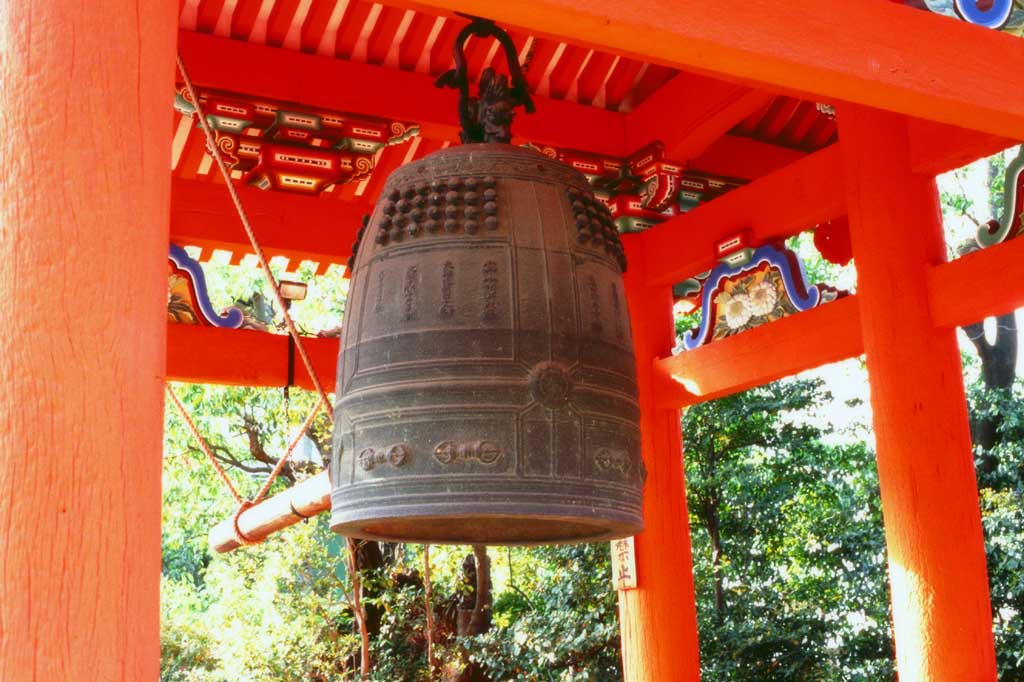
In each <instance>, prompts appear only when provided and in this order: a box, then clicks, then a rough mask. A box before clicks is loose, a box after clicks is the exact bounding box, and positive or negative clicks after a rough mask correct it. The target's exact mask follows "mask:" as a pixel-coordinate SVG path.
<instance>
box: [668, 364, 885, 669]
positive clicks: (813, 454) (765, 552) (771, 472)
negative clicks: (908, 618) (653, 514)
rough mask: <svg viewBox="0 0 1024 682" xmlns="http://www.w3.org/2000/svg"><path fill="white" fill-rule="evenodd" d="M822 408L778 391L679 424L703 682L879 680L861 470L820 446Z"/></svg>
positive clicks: (803, 394)
mask: <svg viewBox="0 0 1024 682" xmlns="http://www.w3.org/2000/svg"><path fill="white" fill-rule="evenodd" d="M830 400H831V397H830V396H829V395H828V394H827V393H825V392H824V391H823V390H822V388H821V385H820V383H818V382H807V381H796V380H789V381H783V382H778V383H775V384H772V385H769V386H765V387H762V388H758V389H754V390H752V391H748V392H746V393H744V394H740V395H735V396H731V397H728V398H725V399H722V400H718V401H715V402H711V403H705V404H702V405H698V406H696V407H693V408H691V409H690V410H689V411H688V412H687V413H686V415H685V417H684V429H683V431H684V434H685V439H686V459H687V487H688V492H689V498H690V512H691V526H692V529H693V530H692V535H693V545H694V563H695V577H696V582H697V590H698V616H699V621H700V630H701V659H702V667H703V670H704V675H705V677H706V678H708V679H714V680H751V679H757V680H807V681H819V680H821V681H826V680H827V681H830V682H831V681H836V682H839V681H840V680H842V681H844V682H845V681H847V680H850V681H854V680H856V681H860V680H863V681H864V682H867V681H868V680H872V681H873V680H879V679H887V678H888V679H891V677H892V662H891V658H892V643H891V635H890V632H889V618H888V611H887V595H886V587H885V545H884V537H883V534H882V527H881V514H880V509H879V502H878V491H877V479H876V476H875V471H874V462H873V456H872V453H871V452H870V451H869V450H868V449H867V448H866V447H864V445H863V444H862V443H858V442H854V443H851V444H848V445H838V446H837V445H826V444H824V443H823V442H822V436H823V430H824V429H825V428H827V425H823V424H821V422H822V420H821V419H820V415H819V418H818V419H815V420H813V422H814V424H813V425H812V424H811V423H810V422H809V420H807V419H806V418H804V417H805V416H806V415H807V414H809V413H820V411H821V409H822V408H823V407H824V406H825V405H826V404H828V402H829V401H830ZM716 555H717V557H718V563H717V565H716ZM716 582H717V587H718V590H719V591H720V592H721V596H719V597H716Z"/></svg>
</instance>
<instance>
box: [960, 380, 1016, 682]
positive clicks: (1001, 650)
mask: <svg viewBox="0 0 1024 682" xmlns="http://www.w3.org/2000/svg"><path fill="white" fill-rule="evenodd" d="M968 398H969V400H970V404H971V407H972V411H973V412H975V413H980V414H986V413H992V412H998V413H1000V414H1001V415H1002V416H1003V422H1002V423H1001V424H1000V434H999V435H1000V438H1001V440H1000V442H999V443H998V444H997V445H996V447H995V448H993V450H992V451H991V452H989V453H980V452H978V453H976V454H978V455H979V456H980V455H982V454H988V455H990V456H991V457H993V458H994V460H995V462H996V466H995V468H994V469H993V470H992V471H991V472H984V470H983V468H980V467H979V472H980V473H979V477H978V478H979V481H978V482H979V486H980V490H979V496H980V502H981V520H982V524H983V525H984V528H985V540H986V553H987V560H988V573H989V586H990V590H991V599H992V615H993V618H994V621H995V625H994V629H995V638H996V657H997V659H998V663H999V672H1000V678H999V679H1000V680H1002V682H1024V623H1022V619H1024V407H1022V406H1024V382H1022V381H1020V380H1018V381H1017V383H1016V385H1015V386H1014V387H1013V388H1012V389H1010V390H988V391H986V390H984V389H983V388H982V385H981V383H980V381H979V382H977V383H975V384H974V385H973V386H971V387H970V388H969V392H968ZM979 461H980V458H979Z"/></svg>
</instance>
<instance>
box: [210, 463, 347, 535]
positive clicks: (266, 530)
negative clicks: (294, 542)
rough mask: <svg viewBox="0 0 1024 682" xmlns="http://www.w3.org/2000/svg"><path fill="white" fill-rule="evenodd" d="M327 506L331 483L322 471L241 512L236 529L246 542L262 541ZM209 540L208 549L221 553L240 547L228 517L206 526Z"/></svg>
mask: <svg viewBox="0 0 1024 682" xmlns="http://www.w3.org/2000/svg"><path fill="white" fill-rule="evenodd" d="M330 508H331V482H330V479H329V478H328V476H327V472H326V471H324V472H321V473H319V474H317V475H316V476H312V477H310V478H307V479H306V480H305V481H303V482H302V483H297V484H296V485H293V486H292V487H291V488H288V489H287V490H285V491H283V492H280V493H278V494H277V495H274V496H273V497H268V498H267V499H265V500H263V501H262V502H260V503H259V504H257V505H255V506H253V507H250V508H249V509H247V510H245V511H244V512H242V513H241V514H240V515H239V517H238V530H240V531H241V532H242V534H243V535H244V536H245V537H246V538H248V539H249V540H250V541H253V542H262V541H263V540H265V539H266V538H267V537H268V536H270V535H271V534H272V533H276V532H278V531H280V530H284V529H285V528H288V527H289V526H294V525H295V524H296V523H299V522H300V521H305V520H306V519H308V518H312V517H314V516H316V515H317V514H320V513H323V512H325V511H328V510H330ZM209 540H210V549H212V550H213V551H214V552H218V553H221V554H223V553H225V552H230V551H232V550H234V549H238V548H239V547H242V546H243V545H242V543H240V542H239V541H238V538H237V537H236V535H235V525H234V522H233V519H230V518H229V519H225V520H224V521H221V522H220V523H218V524H217V525H216V526H214V527H213V528H211V529H210V535H209Z"/></svg>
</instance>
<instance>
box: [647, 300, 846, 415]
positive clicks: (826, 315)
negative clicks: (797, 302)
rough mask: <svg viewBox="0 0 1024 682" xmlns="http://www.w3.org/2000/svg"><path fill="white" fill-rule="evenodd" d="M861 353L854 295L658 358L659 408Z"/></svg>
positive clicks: (717, 395) (718, 394)
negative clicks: (693, 348) (661, 358)
mask: <svg viewBox="0 0 1024 682" xmlns="http://www.w3.org/2000/svg"><path fill="white" fill-rule="evenodd" d="M863 352H864V344H863V342H862V341H861V335H860V309H859V307H858V305H857V297H856V296H846V297H844V298H841V299H839V300H837V301H833V302H832V303H826V304H824V305H822V306H820V307H818V308H814V309H812V310H808V311H807V312H803V313H797V314H795V315H790V316H789V317H786V318H783V319H781V320H779V321H777V322H771V323H769V324H766V325H763V326H761V327H757V328H756V329H751V330H749V331H745V332H743V333H741V334H737V335H736V336H731V337H729V338H726V339H720V340H718V341H713V342H711V343H709V344H707V345H706V346H701V347H700V348H697V349H696V350H692V351H687V352H685V353H680V354H679V355H673V356H672V357H668V358H665V359H663V360H657V361H656V362H655V363H654V364H655V375H656V377H657V384H656V388H657V399H658V406H659V407H662V408H666V409H667V408H679V407H685V406H687V405H693V404H695V403H699V402H704V401H707V400H713V399H715V398H721V397H723V396H727V395H731V394H733V393H738V392H740V391H745V390H747V389H748V388H753V387H755V386H761V385H763V384H767V383H769V382H771V381H775V380H776V379H781V378H782V377H786V376H790V375H792V374H796V373H797V372H802V371H804V370H808V369H812V368H814V367H819V366H821V365H825V364H828V363H830V362H838V361H840V360H845V359H847V358H852V357H855V356H857V355H860V354H861V353H863Z"/></svg>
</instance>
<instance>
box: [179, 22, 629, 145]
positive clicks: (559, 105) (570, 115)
mask: <svg viewBox="0 0 1024 682" xmlns="http://www.w3.org/2000/svg"><path fill="white" fill-rule="evenodd" d="M178 49H179V50H180V51H181V54H182V58H183V59H184V60H185V63H186V65H187V66H188V67H189V70H190V75H191V76H192V78H193V80H194V81H195V83H196V85H197V86H198V87H200V88H206V89H214V90H224V91H227V92H238V93H245V94H250V95H253V96H258V97H266V98H269V99H275V100H279V101H283V102H295V103H299V104H304V105H307V106H313V107H318V108H323V109H328V110H332V111H342V112H351V113H354V114H360V115H364V116H375V117H379V118H387V119H393V120H404V121H415V122H418V123H419V124H420V128H421V132H422V134H423V135H424V136H425V137H427V138H431V139H444V140H457V139H458V105H457V102H458V95H457V93H456V92H455V91H454V90H441V89H438V88H436V87H435V86H434V79H433V77H431V76H429V75H426V74H419V73H410V72H407V71H400V70H398V69H389V68H385V67H383V66H374V65H371V64H361V63H357V62H352V61H347V60H344V59H332V58H329V57H320V56H317V55H310V54H304V53H301V52H297V51H294V50H285V49H281V48H274V47H267V46H265V45H255V44H252V43H245V42H242V41H238V40H229V39H225V38H215V37H212V36H208V35H203V34H199V33H195V32H192V31H181V32H179V34H178ZM535 100H536V103H537V113H536V114H534V115H532V116H520V117H519V118H518V120H517V121H516V124H515V131H516V134H517V135H519V136H522V138H523V139H524V140H529V141H531V142H535V143H540V144H552V145H558V146H562V147H569V148H572V149H580V150H584V151H590V152H595V153H599V154H607V155H610V156H619V157H621V156H626V155H628V154H630V153H632V152H633V151H636V150H633V149H627V148H626V145H625V141H626V137H625V121H626V117H625V115H623V114H619V113H617V112H613V111H607V110H605V109H599V108H596V107H590V106H585V105H581V104H573V103H571V102H564V101H559V100H554V99H549V98H542V97H536V98H535Z"/></svg>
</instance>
